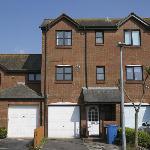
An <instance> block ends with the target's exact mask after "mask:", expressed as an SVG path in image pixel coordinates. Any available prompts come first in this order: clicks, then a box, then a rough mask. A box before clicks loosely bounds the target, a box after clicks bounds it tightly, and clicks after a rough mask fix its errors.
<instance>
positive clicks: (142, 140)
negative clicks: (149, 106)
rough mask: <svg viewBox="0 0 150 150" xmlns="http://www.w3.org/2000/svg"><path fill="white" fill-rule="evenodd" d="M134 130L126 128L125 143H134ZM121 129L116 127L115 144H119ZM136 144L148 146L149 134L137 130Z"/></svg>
mask: <svg viewBox="0 0 150 150" xmlns="http://www.w3.org/2000/svg"><path fill="white" fill-rule="evenodd" d="M134 137H135V130H134V129H131V128H126V142H127V144H131V145H132V144H134ZM121 139H122V129H121V128H119V129H118V134H117V144H121ZM138 144H139V146H141V147H145V148H150V135H149V134H148V133H146V132H144V131H139V132H138Z"/></svg>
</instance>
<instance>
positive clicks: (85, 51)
mask: <svg viewBox="0 0 150 150" xmlns="http://www.w3.org/2000/svg"><path fill="white" fill-rule="evenodd" d="M84 64H85V66H84V68H85V70H84V71H85V87H86V88H88V81H87V32H86V29H85V26H84Z"/></svg>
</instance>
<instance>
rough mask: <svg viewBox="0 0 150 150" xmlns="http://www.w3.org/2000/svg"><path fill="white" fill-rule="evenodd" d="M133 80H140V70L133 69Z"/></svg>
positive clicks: (137, 68)
mask: <svg viewBox="0 0 150 150" xmlns="http://www.w3.org/2000/svg"><path fill="white" fill-rule="evenodd" d="M134 75H135V80H142V68H141V67H134Z"/></svg>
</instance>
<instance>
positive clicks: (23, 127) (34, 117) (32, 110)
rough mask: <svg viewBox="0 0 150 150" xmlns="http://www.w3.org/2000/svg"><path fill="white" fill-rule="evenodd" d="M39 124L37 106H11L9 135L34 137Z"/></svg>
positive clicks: (9, 111) (9, 110)
mask: <svg viewBox="0 0 150 150" xmlns="http://www.w3.org/2000/svg"><path fill="white" fill-rule="evenodd" d="M37 125H38V107H37V106H9V108H8V137H34V129H35V128H36V127H37Z"/></svg>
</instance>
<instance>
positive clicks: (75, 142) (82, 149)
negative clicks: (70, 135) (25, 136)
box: [42, 139, 88, 150]
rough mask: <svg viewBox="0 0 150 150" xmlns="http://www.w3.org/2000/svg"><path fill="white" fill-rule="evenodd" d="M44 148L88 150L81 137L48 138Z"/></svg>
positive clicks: (45, 149) (49, 149)
mask: <svg viewBox="0 0 150 150" xmlns="http://www.w3.org/2000/svg"><path fill="white" fill-rule="evenodd" d="M42 150H88V149H87V148H86V146H85V145H84V144H83V141H82V140H81V139H61V140H58V139H57V140H50V139H48V140H47V142H46V143H45V145H44V147H43V149H42Z"/></svg>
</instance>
